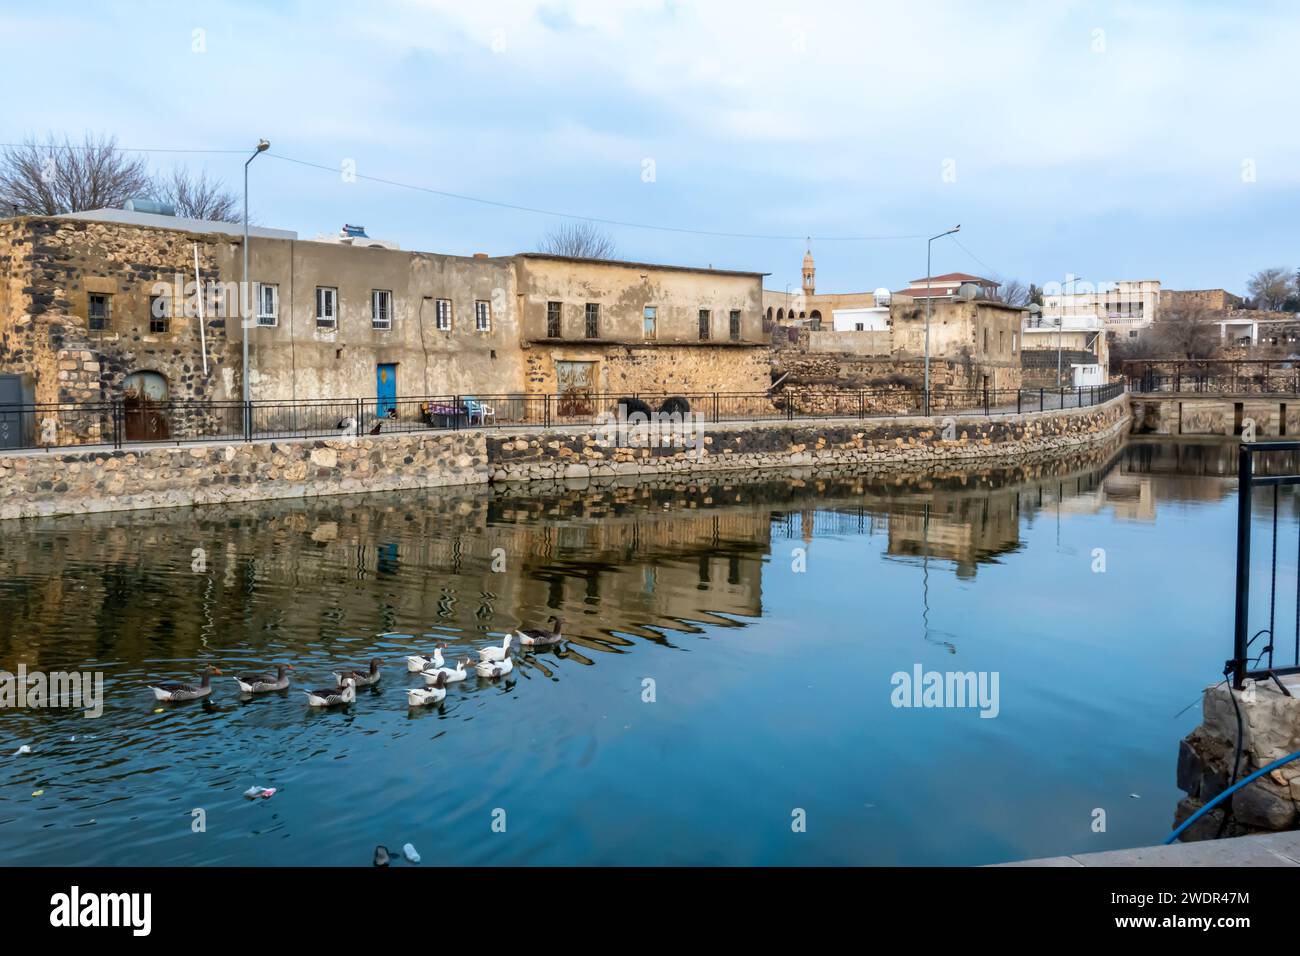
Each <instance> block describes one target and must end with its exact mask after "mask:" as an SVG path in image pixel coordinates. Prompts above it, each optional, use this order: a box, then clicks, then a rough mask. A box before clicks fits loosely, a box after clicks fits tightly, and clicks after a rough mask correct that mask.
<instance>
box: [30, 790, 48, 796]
mask: <svg viewBox="0 0 1300 956" xmlns="http://www.w3.org/2000/svg"><path fill="white" fill-rule="evenodd" d="M43 793H45V791H44V790H33V791H32V796H33V797H39V796H41V795H42V794H43Z"/></svg>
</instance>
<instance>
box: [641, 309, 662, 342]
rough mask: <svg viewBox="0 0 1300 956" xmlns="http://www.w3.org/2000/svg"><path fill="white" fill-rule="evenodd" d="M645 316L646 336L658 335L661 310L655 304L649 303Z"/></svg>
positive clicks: (644, 327)
mask: <svg viewBox="0 0 1300 956" xmlns="http://www.w3.org/2000/svg"><path fill="white" fill-rule="evenodd" d="M644 316H645V318H644V320H643V321H644V325H643V330H644V332H645V337H646V338H648V339H652V338H654V337H655V335H656V331H655V330H656V327H657V325H658V322H659V310H658V309H657V308H656V307H655V306H653V305H647V306H646V307H645V313H644Z"/></svg>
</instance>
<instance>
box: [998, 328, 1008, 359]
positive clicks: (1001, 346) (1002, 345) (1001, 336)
mask: <svg viewBox="0 0 1300 956" xmlns="http://www.w3.org/2000/svg"><path fill="white" fill-rule="evenodd" d="M1006 347H1007V334H1006V332H1005V331H1004V330H1002V329H998V354H999V355H1001V354H1002V353H1003V352H1004V351H1006Z"/></svg>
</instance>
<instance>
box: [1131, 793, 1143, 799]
mask: <svg viewBox="0 0 1300 956" xmlns="http://www.w3.org/2000/svg"><path fill="white" fill-rule="evenodd" d="M1129 796H1130V797H1132V798H1133V799H1134V800H1141V799H1142V798H1141V797H1140V796H1138V795H1137V794H1136V793H1130V794H1129Z"/></svg>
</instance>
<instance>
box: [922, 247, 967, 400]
mask: <svg viewBox="0 0 1300 956" xmlns="http://www.w3.org/2000/svg"><path fill="white" fill-rule="evenodd" d="M959 229H961V224H960V223H959V224H958V225H956V226H953V227H952V228H951V229H949V230H948V231H947V232H941V233H939V235H937V236H931V237H930V238H929V239H928V240H927V241H926V243H925V414H927V415H929V414H930V299H931V297H932V295H931V292H930V243H932V242H934V240H936V239H942V238H943V237H944V236H951V235H952V234H953V233H954V232H957V231H958V230H959Z"/></svg>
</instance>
